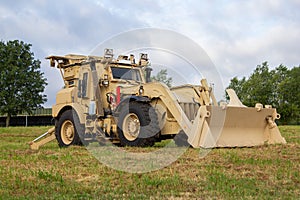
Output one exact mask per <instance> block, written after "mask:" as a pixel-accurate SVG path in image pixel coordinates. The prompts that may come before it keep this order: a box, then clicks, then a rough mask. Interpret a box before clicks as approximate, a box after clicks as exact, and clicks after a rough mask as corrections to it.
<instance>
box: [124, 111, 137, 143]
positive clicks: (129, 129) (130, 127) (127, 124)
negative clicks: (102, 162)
mask: <svg viewBox="0 0 300 200" xmlns="http://www.w3.org/2000/svg"><path fill="white" fill-rule="evenodd" d="M122 128H123V133H124V136H125V137H126V139H127V140H129V141H133V140H135V139H136V138H137V137H138V136H139V132H140V120H139V118H138V116H137V115H136V114H134V113H130V114H128V115H127V116H126V117H125V118H124V121H123V127H122Z"/></svg>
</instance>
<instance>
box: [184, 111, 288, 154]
mask: <svg viewBox="0 0 300 200" xmlns="http://www.w3.org/2000/svg"><path fill="white" fill-rule="evenodd" d="M201 107H202V109H199V111H198V112H200V110H202V111H201V112H202V113H205V114H204V115H203V114H199V115H197V117H200V120H198V121H197V120H196V119H195V120H194V124H193V127H196V128H194V129H193V131H197V132H198V133H196V132H195V133H194V134H193V136H192V137H191V138H189V142H190V144H191V145H192V146H194V147H203V148H212V147H251V146H258V145H263V144H265V143H267V144H276V143H283V144H284V143H286V141H285V139H284V138H283V137H282V136H281V134H280V132H279V129H278V127H277V125H276V124H275V119H278V118H279V115H278V114H277V112H276V109H273V108H254V107H232V106H224V107H219V106H201ZM197 135H198V136H197Z"/></svg>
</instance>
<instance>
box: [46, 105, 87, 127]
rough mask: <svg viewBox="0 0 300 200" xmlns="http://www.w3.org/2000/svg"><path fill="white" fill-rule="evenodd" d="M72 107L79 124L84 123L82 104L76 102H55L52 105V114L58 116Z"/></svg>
mask: <svg viewBox="0 0 300 200" xmlns="http://www.w3.org/2000/svg"><path fill="white" fill-rule="evenodd" d="M70 109H74V110H75V111H76V113H77V116H78V118H79V121H80V123H81V124H85V116H84V111H83V109H82V106H81V105H80V104H78V103H69V104H56V105H54V106H52V116H53V117H54V118H58V117H59V116H60V115H61V114H62V113H63V112H64V111H66V110H70Z"/></svg>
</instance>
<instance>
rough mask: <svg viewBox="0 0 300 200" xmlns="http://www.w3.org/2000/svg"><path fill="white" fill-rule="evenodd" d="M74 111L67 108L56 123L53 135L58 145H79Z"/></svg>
mask: <svg viewBox="0 0 300 200" xmlns="http://www.w3.org/2000/svg"><path fill="white" fill-rule="evenodd" d="M74 117H77V115H76V113H75V112H74V111H72V110H67V111H65V112H63V113H62V115H61V116H60V118H59V119H58V121H57V123H56V127H55V129H56V131H55V136H56V139H57V141H58V145H59V146H60V147H68V146H70V145H81V141H80V138H79V135H78V132H77V129H76V126H75V123H74Z"/></svg>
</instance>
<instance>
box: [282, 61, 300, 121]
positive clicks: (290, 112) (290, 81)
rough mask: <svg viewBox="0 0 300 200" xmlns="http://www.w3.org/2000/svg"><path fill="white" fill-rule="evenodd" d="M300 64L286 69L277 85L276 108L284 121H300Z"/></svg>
mask: <svg viewBox="0 0 300 200" xmlns="http://www.w3.org/2000/svg"><path fill="white" fill-rule="evenodd" d="M299 77H300V66H298V67H294V68H292V69H291V70H289V71H287V73H286V76H285V78H284V79H283V80H282V81H281V82H280V84H279V85H278V93H279V94H280V103H279V105H278V110H279V111H280V113H281V117H282V118H283V120H284V122H285V123H289V124H299V122H300V79H299Z"/></svg>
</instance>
